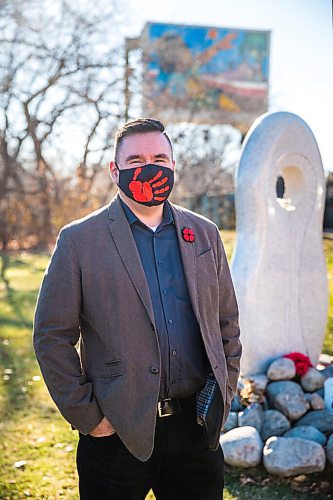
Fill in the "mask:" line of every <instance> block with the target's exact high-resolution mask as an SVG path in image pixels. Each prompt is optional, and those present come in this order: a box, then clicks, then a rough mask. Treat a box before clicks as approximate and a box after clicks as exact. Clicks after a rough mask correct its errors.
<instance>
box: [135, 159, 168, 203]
mask: <svg viewBox="0 0 333 500" xmlns="http://www.w3.org/2000/svg"><path fill="white" fill-rule="evenodd" d="M141 171H142V168H141V167H138V168H136V169H135V171H134V175H133V180H132V181H131V182H130V183H129V185H128V187H129V188H130V190H131V191H132V194H133V198H134V200H135V201H151V200H153V199H154V200H157V201H164V200H165V199H166V198H167V197H166V196H156V195H158V194H162V193H165V192H166V191H169V189H170V186H165V187H163V188H161V189H155V188H158V187H160V186H163V184H165V183H166V182H168V178H167V177H163V179H161V180H160V181H158V179H159V178H160V177H161V176H162V175H163V172H162V170H160V171H159V172H157V174H156V175H155V176H154V177H153V178H152V179H150V180H149V181H145V182H141V181H137V178H138V176H139V175H140V174H141ZM155 181H157V182H155Z"/></svg>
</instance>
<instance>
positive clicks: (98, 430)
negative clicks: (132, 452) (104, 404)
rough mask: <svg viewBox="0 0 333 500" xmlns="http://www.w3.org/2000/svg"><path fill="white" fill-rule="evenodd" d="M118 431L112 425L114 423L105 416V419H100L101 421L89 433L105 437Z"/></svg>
mask: <svg viewBox="0 0 333 500" xmlns="http://www.w3.org/2000/svg"><path fill="white" fill-rule="evenodd" d="M115 432H116V431H115V430H114V428H113V427H112V424H111V423H110V422H109V421H108V419H107V418H106V417H104V418H103V420H101V421H100V423H99V424H98V425H97V426H96V427H95V429H93V430H92V431H91V432H89V434H90V435H91V436H93V437H105V436H111V434H114V433H115Z"/></svg>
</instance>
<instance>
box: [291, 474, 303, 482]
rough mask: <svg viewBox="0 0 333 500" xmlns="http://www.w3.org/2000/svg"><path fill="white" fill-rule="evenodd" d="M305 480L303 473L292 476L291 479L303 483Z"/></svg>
mask: <svg viewBox="0 0 333 500" xmlns="http://www.w3.org/2000/svg"><path fill="white" fill-rule="evenodd" d="M305 480H306V475H305V474H301V475H299V476H295V477H293V481H296V483H303V482H304V481H305Z"/></svg>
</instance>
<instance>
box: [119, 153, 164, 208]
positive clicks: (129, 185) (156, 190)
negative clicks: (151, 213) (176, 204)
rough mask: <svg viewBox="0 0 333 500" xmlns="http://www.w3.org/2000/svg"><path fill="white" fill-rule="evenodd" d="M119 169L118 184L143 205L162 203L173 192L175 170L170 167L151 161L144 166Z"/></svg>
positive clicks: (149, 205) (150, 205) (127, 194)
mask: <svg viewBox="0 0 333 500" xmlns="http://www.w3.org/2000/svg"><path fill="white" fill-rule="evenodd" d="M116 167H117V169H118V171H119V181H118V186H119V187H120V189H121V190H122V191H123V192H124V193H125V194H126V196H128V197H129V198H131V199H132V200H134V201H136V202H137V203H141V205H147V206H148V207H152V206H153V205H161V203H164V202H165V200H166V199H167V198H168V196H169V195H170V193H171V190H172V188H173V184H174V172H173V170H171V169H170V168H168V167H162V166H159V165H154V164H153V163H149V164H148V165H144V166H142V167H134V168H128V169H125V170H120V169H119V167H118V165H117V163H116Z"/></svg>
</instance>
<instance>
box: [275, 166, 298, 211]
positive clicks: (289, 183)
mask: <svg viewBox="0 0 333 500" xmlns="http://www.w3.org/2000/svg"><path fill="white" fill-rule="evenodd" d="M275 189H276V197H277V198H276V200H277V202H278V203H279V205H280V206H281V207H282V208H283V209H284V210H287V211H288V212H291V211H293V210H296V208H297V206H299V204H300V202H301V200H302V198H303V196H304V191H305V180H304V176H303V173H302V171H301V170H300V169H299V168H298V167H284V168H282V169H281V171H280V173H279V175H278V176H277V180H276V185H275Z"/></svg>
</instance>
